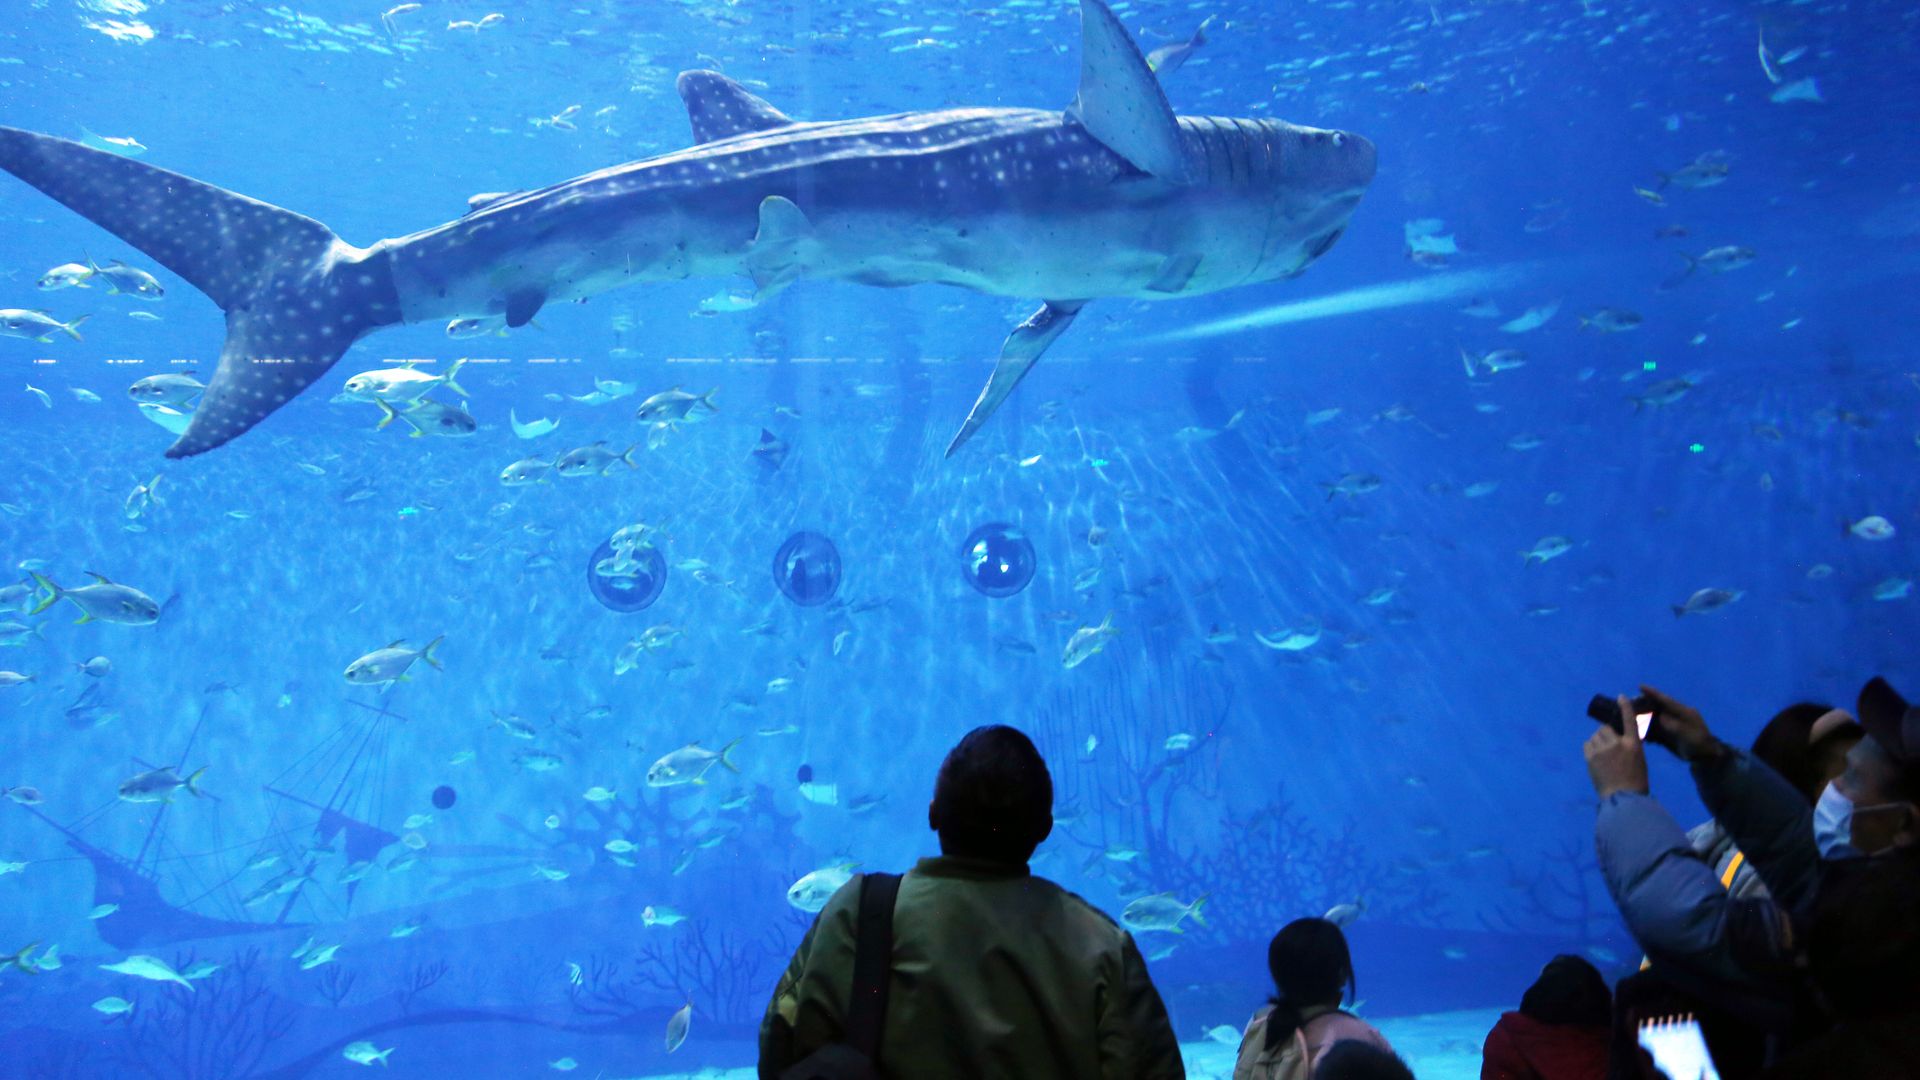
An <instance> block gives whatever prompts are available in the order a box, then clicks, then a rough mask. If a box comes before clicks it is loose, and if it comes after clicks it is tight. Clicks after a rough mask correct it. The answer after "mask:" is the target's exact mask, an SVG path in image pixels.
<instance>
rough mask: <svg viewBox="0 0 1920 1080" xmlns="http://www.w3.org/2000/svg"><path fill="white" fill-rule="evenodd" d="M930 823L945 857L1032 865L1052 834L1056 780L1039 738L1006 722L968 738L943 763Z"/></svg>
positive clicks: (929, 812) (976, 731) (929, 813)
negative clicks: (1035, 853)
mask: <svg viewBox="0 0 1920 1080" xmlns="http://www.w3.org/2000/svg"><path fill="white" fill-rule="evenodd" d="M927 825H928V827H929V828H931V829H933V831H934V832H937V833H939V834H940V850H941V852H942V853H943V854H947V855H959V856H963V857H966V858H973V859H991V860H993V861H994V862H1001V863H1013V864H1025V863H1026V861H1027V859H1029V858H1030V857H1032V855H1033V849H1034V848H1037V847H1039V846H1040V842H1041V841H1042V840H1045V839H1046V838H1047V836H1048V834H1049V833H1051V832H1053V777H1052V776H1051V775H1050V774H1049V773H1048V772H1047V763H1046V761H1045V760H1044V759H1042V758H1041V757H1040V751H1038V750H1036V749H1034V746H1033V740H1031V739H1029V738H1027V737H1026V736H1025V735H1023V734H1021V733H1020V732H1019V731H1017V730H1015V729H1013V728H1010V727H1007V726H1006V725H1005V724H990V725H987V726H985V727H977V728H974V729H973V730H972V731H969V732H967V734H966V735H965V737H963V738H962V739H961V740H960V742H959V744H958V745H957V746H955V747H954V748H953V749H952V750H951V751H949V752H948V754H947V759H946V760H945V761H943V762H941V763H940V775H939V778H938V779H936V780H935V781H934V783H933V802H932V804H931V805H929V806H928V807H927Z"/></svg>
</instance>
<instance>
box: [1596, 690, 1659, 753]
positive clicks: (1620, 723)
mask: <svg viewBox="0 0 1920 1080" xmlns="http://www.w3.org/2000/svg"><path fill="white" fill-rule="evenodd" d="M1587 715H1588V716H1591V717H1593V718H1594V720H1596V721H1598V722H1599V723H1602V724H1605V725H1607V726H1608V727H1610V728H1612V729H1613V730H1614V731H1616V732H1618V733H1620V734H1622V735H1625V734H1626V733H1627V729H1626V726H1625V720H1624V718H1623V717H1621V715H1620V703H1619V702H1617V701H1615V700H1614V699H1613V698H1612V697H1610V696H1608V695H1606V694H1595V695H1593V700H1592V701H1589V702H1587ZM1659 716H1660V706H1659V704H1657V703H1656V702H1655V701H1654V700H1653V699H1652V698H1650V697H1645V696H1642V697H1637V698H1634V699H1633V718H1634V721H1635V723H1637V724H1638V725H1639V728H1640V738H1641V739H1642V740H1644V741H1646V742H1653V743H1659V744H1660V745H1663V746H1664V745H1666V742H1667V737H1666V730H1665V729H1664V728H1662V727H1661V726H1660V725H1658V724H1656V723H1654V721H1655V720H1656V719H1658V718H1659Z"/></svg>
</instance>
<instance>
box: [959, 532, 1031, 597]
mask: <svg viewBox="0 0 1920 1080" xmlns="http://www.w3.org/2000/svg"><path fill="white" fill-rule="evenodd" d="M1036 565H1037V561H1036V559H1035V557H1034V554H1033V541H1031V540H1029V539H1027V534H1026V533H1024V532H1022V531H1020V530H1019V529H1018V528H1016V527H1014V526H1012V525H1009V524H1007V523H1006V522H1004V521H990V522H988V523H987V524H985V525H982V526H980V527H979V528H977V529H975V530H973V531H972V532H970V533H968V534H967V539H966V542H965V543H963V544H961V545H960V566H961V570H962V572H963V573H965V574H966V576H967V584H969V585H971V586H973V587H974V588H975V589H976V590H978V591H979V592H981V593H982V594H984V595H987V596H992V597H996V598H998V597H1002V596H1012V595H1013V594H1014V593H1017V592H1019V591H1020V590H1021V589H1024V588H1026V587H1027V583H1028V582H1030V581H1032V580H1033V571H1034V568H1035V566H1036Z"/></svg>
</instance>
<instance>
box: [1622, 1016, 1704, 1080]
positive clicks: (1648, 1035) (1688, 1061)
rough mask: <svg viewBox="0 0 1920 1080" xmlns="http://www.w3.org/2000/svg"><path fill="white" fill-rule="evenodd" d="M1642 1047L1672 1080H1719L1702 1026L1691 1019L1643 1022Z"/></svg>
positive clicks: (1678, 1018) (1679, 1018) (1680, 1018)
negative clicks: (1701, 1030)
mask: <svg viewBox="0 0 1920 1080" xmlns="http://www.w3.org/2000/svg"><path fill="white" fill-rule="evenodd" d="M1640 1045H1641V1046H1643V1047H1645V1048H1646V1050H1647V1053H1648V1054H1649V1055H1650V1056H1651V1057H1652V1058H1653V1063H1654V1065H1656V1066H1658V1067H1659V1069H1660V1071H1661V1072H1662V1073H1664V1074H1665V1075H1666V1076H1668V1077H1670V1078H1671V1080H1720V1073H1719V1071H1718V1070H1716V1069H1715V1068H1714V1067H1713V1058H1712V1056H1711V1055H1709V1054H1708V1053H1707V1041H1706V1039H1705V1038H1704V1037H1703V1036H1702V1035H1701V1034H1700V1022H1699V1021H1697V1020H1695V1019H1694V1018H1693V1017H1691V1016H1685V1017H1673V1018H1670V1019H1660V1020H1643V1021H1641V1023H1640Z"/></svg>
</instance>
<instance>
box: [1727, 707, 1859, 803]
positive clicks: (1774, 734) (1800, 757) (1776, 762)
mask: <svg viewBox="0 0 1920 1080" xmlns="http://www.w3.org/2000/svg"><path fill="white" fill-rule="evenodd" d="M1832 711H1833V706H1831V705H1822V704H1819V703H1817V702H1812V701H1802V702H1798V703H1796V704H1793V705H1789V706H1787V707H1786V708H1784V709H1781V710H1780V711H1779V712H1778V713H1775V714H1774V717H1773V719H1771V720H1769V721H1767V726H1766V727H1763V728H1761V729H1760V734H1759V735H1757V736H1755V737H1754V740H1753V756H1754V757H1757V758H1759V759H1760V760H1761V761H1764V762H1766V763H1767V764H1768V765H1769V766H1771V767H1772V768H1773V771H1774V772H1777V773H1779V774H1780V775H1781V776H1784V777H1786V778H1787V782H1788V783H1790V784H1792V785H1793V787H1794V790H1796V791H1798V792H1799V793H1800V794H1802V795H1804V796H1806V799H1807V802H1808V803H1812V802H1814V801H1815V800H1817V799H1818V798H1820V790H1821V789H1822V788H1824V787H1826V786H1827V781H1826V778H1825V777H1823V776H1821V775H1820V762H1819V756H1818V755H1817V754H1815V753H1814V752H1813V745H1812V742H1811V739H1810V736H1811V735H1812V734H1813V722H1814V721H1815V720H1818V719H1820V718H1821V717H1823V716H1825V715H1827V714H1828V713H1829V712H1832ZM1841 730H1842V731H1846V730H1849V728H1842V729H1841ZM1850 730H1852V731H1853V732H1854V733H1855V734H1858V733H1859V729H1858V728H1857V727H1853V728H1851V729H1850ZM1836 734H1838V733H1837V732H1836ZM1828 737H1829V738H1831V737H1832V736H1828Z"/></svg>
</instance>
